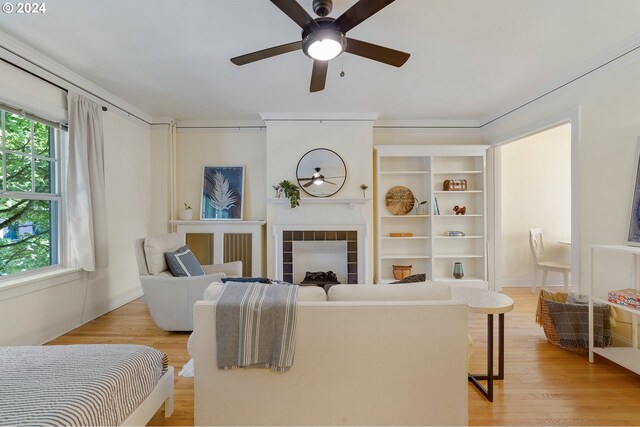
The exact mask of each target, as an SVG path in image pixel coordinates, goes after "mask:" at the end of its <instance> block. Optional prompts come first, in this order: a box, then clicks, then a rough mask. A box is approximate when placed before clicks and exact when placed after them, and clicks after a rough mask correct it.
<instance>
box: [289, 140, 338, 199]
mask: <svg viewBox="0 0 640 427" xmlns="http://www.w3.org/2000/svg"><path fill="white" fill-rule="evenodd" d="M296 178H298V185H299V186H300V188H302V190H303V191H304V192H305V193H307V194H308V195H310V196H313V197H329V196H333V195H334V194H336V193H337V192H338V191H340V189H341V188H342V186H343V185H344V183H345V181H346V180H347V167H346V166H345V164H344V161H343V160H342V157H340V156H339V155H338V154H337V153H336V152H335V151H331V150H329V149H328V148H316V149H315V150H311V151H309V152H308V153H306V154H305V155H304V156H302V158H301V159H300V161H299V162H298V168H297V169H296Z"/></svg>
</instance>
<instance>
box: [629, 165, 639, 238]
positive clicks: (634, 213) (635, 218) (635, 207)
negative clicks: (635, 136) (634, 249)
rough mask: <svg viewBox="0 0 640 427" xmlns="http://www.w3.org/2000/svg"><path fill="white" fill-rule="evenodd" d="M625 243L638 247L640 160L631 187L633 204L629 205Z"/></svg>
mask: <svg viewBox="0 0 640 427" xmlns="http://www.w3.org/2000/svg"><path fill="white" fill-rule="evenodd" d="M627 242H628V243H629V244H630V245H634V246H640V158H639V160H638V167H637V169H636V183H635V186H634V187H633V202H632V203H631V216H630V217H629V237H628V239H627Z"/></svg>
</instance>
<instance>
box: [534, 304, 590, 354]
mask: <svg viewBox="0 0 640 427" xmlns="http://www.w3.org/2000/svg"><path fill="white" fill-rule="evenodd" d="M540 323H541V324H542V329H543V330H544V334H545V336H546V337H547V341H549V342H550V343H551V344H553V345H555V346H556V347H560V348H562V349H564V350H568V351H570V352H572V353H577V354H581V355H586V354H588V353H589V349H588V348H582V347H565V346H563V345H562V344H560V337H559V336H558V331H557V330H556V327H555V325H554V324H553V320H551V316H550V315H549V306H548V305H547V300H546V299H544V298H542V293H541V294H540Z"/></svg>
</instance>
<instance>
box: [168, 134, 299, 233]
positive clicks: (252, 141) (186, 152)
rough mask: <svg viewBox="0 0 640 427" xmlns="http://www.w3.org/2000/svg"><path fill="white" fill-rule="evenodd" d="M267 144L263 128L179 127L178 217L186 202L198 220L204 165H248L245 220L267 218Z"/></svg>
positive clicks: (177, 153)
mask: <svg viewBox="0 0 640 427" xmlns="http://www.w3.org/2000/svg"><path fill="white" fill-rule="evenodd" d="M265 144H266V142H265V131H264V129H241V130H237V129H214V128H211V129H204V128H201V129H182V128H180V127H179V126H178V134H177V145H176V172H177V178H176V182H177V195H176V206H174V209H175V213H176V217H177V212H178V211H179V210H180V209H182V208H183V206H184V205H183V203H187V204H189V205H190V206H191V207H192V208H193V210H194V219H199V214H200V208H201V207H200V201H201V199H202V171H203V167H204V166H205V165H214V166H215V165H237V166H245V183H244V213H243V215H244V220H264V219H266V217H267V213H266V198H267V194H266V192H265V189H266V186H265V179H266V167H267V166H266V153H267V152H266V146H265ZM294 176H295V174H294Z"/></svg>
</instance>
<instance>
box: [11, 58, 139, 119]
mask: <svg viewBox="0 0 640 427" xmlns="http://www.w3.org/2000/svg"><path fill="white" fill-rule="evenodd" d="M2 48H3V49H5V50H7V51H8V52H11V53H12V54H13V55H16V56H17V57H19V58H21V59H23V60H24V61H27V62H28V63H30V64H32V65H34V66H36V67H38V68H40V69H41V70H43V71H45V72H47V73H49V74H52V75H54V76H56V77H57V78H59V79H60V80H63V81H65V82H67V83H68V84H69V85H70V86H73V87H76V88H78V89H80V90H82V91H84V92H86V93H88V94H90V95H91V96H94V97H96V98H98V99H99V100H101V101H103V102H105V103H107V104H109V105H111V106H113V107H115V108H117V109H118V110H120V111H123V112H125V113H127V114H129V115H130V116H133V117H135V118H136V119H138V120H140V121H142V122H144V123H146V124H148V125H151V123H149V122H148V121H146V120H145V119H143V118H142V117H139V116H137V115H136V114H133V113H131V112H129V111H127V110H125V109H124V108H122V107H119V106H117V105H115V104H114V103H112V102H109V101H107V100H106V99H104V98H103V97H101V96H99V95H96V94H95V93H93V92H91V91H90V90H87V89H85V88H83V87H81V86H78V85H77V84H75V83H73V82H70V81H69V80H67V79H65V78H64V77H62V76H60V75H58V74H56V73H54V72H52V71H50V70H48V69H46V68H44V67H43V66H41V65H39V64H36V63H35V62H33V61H31V60H29V59H27V58H25V57H24V56H22V55H20V54H19V53H17V52H14V51H12V50H10V49H7V48H6V47H4V46H2ZM0 60H1V61H2V62H4V63H6V64H9V65H11V66H13V67H16V68H18V69H20V70H22V71H24V72H25V73H27V74H30V75H32V76H33V77H36V78H38V79H40V80H42V81H43V82H46V83H49V84H50V85H53V86H55V87H57V88H58V89H60V90H63V91H65V92H67V93H68V92H69V88H66V87H62V86H60V85H59V84H57V83H54V82H52V81H51V80H49V79H46V78H44V77H42V76H40V75H38V74H36V73H34V72H33V71H29V70H27V69H26V68H24V67H21V66H20V65H18V64H14V63H13V62H11V61H9V60H7V59H5V58H0ZM102 111H108V108H107V107H106V106H104V105H103V106H102Z"/></svg>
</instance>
